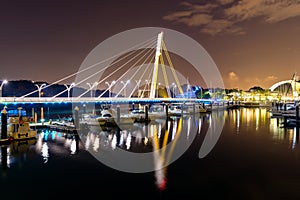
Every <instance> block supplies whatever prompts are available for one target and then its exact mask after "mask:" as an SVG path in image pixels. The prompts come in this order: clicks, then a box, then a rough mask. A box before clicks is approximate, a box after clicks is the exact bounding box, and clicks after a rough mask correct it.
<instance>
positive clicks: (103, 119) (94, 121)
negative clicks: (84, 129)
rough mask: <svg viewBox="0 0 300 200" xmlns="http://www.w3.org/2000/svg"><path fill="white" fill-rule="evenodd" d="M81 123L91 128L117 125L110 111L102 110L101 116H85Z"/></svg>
mask: <svg viewBox="0 0 300 200" xmlns="http://www.w3.org/2000/svg"><path fill="white" fill-rule="evenodd" d="M80 123H81V124H87V125H91V126H99V125H100V126H107V125H113V124H115V120H114V117H113V116H112V113H111V112H110V111H109V110H108V109H103V110H101V113H100V115H95V114H83V115H82V119H81V121H80Z"/></svg>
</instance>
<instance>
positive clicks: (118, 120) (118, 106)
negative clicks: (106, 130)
mask: <svg viewBox="0 0 300 200" xmlns="http://www.w3.org/2000/svg"><path fill="white" fill-rule="evenodd" d="M120 117H121V111H120V105H117V123H118V124H119V123H120Z"/></svg>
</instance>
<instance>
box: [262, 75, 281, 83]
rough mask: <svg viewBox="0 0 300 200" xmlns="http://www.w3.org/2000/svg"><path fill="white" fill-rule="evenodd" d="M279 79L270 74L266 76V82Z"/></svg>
mask: <svg viewBox="0 0 300 200" xmlns="http://www.w3.org/2000/svg"><path fill="white" fill-rule="evenodd" d="M277 79H278V77H276V76H273V75H270V76H267V77H266V78H264V82H269V81H275V80H277Z"/></svg>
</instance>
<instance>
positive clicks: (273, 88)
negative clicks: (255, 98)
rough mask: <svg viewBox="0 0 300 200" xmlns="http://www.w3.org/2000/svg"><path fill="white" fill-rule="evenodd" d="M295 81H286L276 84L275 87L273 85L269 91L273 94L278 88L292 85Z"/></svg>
mask: <svg viewBox="0 0 300 200" xmlns="http://www.w3.org/2000/svg"><path fill="white" fill-rule="evenodd" d="M292 82H293V80H285V81H280V82H278V83H275V84H274V85H272V86H271V87H270V88H269V89H270V90H271V92H273V91H274V90H275V89H276V88H278V87H279V86H281V85H284V84H288V83H289V84H292Z"/></svg>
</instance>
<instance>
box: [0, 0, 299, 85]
mask: <svg viewBox="0 0 300 200" xmlns="http://www.w3.org/2000/svg"><path fill="white" fill-rule="evenodd" d="M195 2H197V3H195ZM299 15H300V3H299V1H298V0H281V1H279V0H272V1H271V0H251V1H249V0H240V1H236V0H216V1H205V0H201V1H177V0H172V1H171V0H169V1H157V0H152V1H139V0H137V1H115V0H111V1H105V2H103V1H89V2H88V3H87V2H86V1H58V0H56V1H46V0H45V1H1V3H0V27H1V31H0V66H1V68H0V69H1V74H0V79H7V80H20V79H26V80H27V79H30V80H35V81H39V80H45V81H48V82H53V81H55V80H58V79H60V78H62V77H64V76H67V75H69V74H71V73H74V72H76V71H77V70H78V68H79V67H80V65H81V63H82V62H83V60H84V58H85V57H86V56H87V54H88V53H89V52H90V51H91V50H92V49H93V48H94V47H95V46H97V45H98V44H99V43H101V42H102V41H103V40H105V39H107V38H108V37H110V36H113V35H115V34H117V33H120V32H122V31H125V30H128V29H132V28H139V27H149V26H155V27H164V28H169V29H174V30H177V31H180V32H182V33H184V34H186V35H188V36H190V37H192V38H193V39H195V40H196V41H198V42H199V43H200V44H201V45H202V46H203V47H204V48H205V49H206V50H207V52H208V53H209V54H210V56H211V57H212V58H213V60H214V61H215V63H216V64H217V66H218V68H219V70H220V72H221V74H222V76H223V79H224V83H225V86H226V87H227V88H232V87H236V88H240V89H249V88H250V87H252V86H256V85H259V86H262V87H264V88H268V87H270V86H271V85H273V84H274V83H276V82H278V81H281V80H286V79H290V78H291V77H292V75H293V73H294V72H297V71H298V70H299V69H300V67H299V64H300V56H299V55H300V37H299V36H300V23H299V22H300V16H299ZM174 65H175V68H176V63H175V64H174ZM196 82H197V80H194V81H193V83H196Z"/></svg>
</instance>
